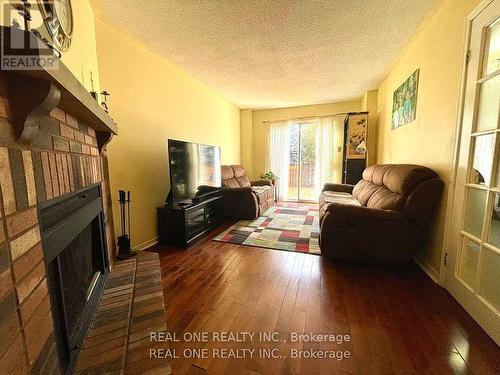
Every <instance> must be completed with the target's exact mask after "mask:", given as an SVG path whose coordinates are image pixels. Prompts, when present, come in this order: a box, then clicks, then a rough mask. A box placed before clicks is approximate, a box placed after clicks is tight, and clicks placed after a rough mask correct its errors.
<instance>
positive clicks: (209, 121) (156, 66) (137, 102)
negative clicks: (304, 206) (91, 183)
mask: <svg viewBox="0 0 500 375" xmlns="http://www.w3.org/2000/svg"><path fill="white" fill-rule="evenodd" d="M96 31H97V52H98V57H99V68H100V74H101V87H102V88H103V89H106V90H108V91H109V92H110V93H111V97H110V101H109V104H110V114H111V116H112V117H113V118H114V120H115V121H116V122H117V123H118V133H119V134H118V136H117V137H115V138H113V140H112V141H111V143H110V145H109V146H108V156H109V167H110V180H111V189H112V193H113V194H114V195H115V196H114V198H116V195H117V194H118V190H119V189H123V190H130V191H131V192H132V200H133V203H132V227H133V229H132V236H131V237H132V244H133V246H138V245H140V244H144V243H145V242H147V241H151V240H153V239H155V238H156V237H157V224H156V207H158V206H161V205H163V203H164V200H165V197H166V195H167V192H168V190H169V179H168V174H167V172H168V164H167V139H168V138H175V139H182V140H187V141H193V142H202V143H207V144H213V145H219V146H221V148H222V161H223V163H239V162H240V111H239V109H238V108H237V107H236V106H235V105H233V104H231V103H230V102H228V101H227V100H226V99H224V98H222V97H221V96H219V95H218V94H216V93H215V92H213V91H212V90H210V89H208V88H207V87H205V86H203V85H202V84H201V83H199V82H198V81H196V80H194V79H193V78H191V77H190V76H189V75H188V74H186V73H185V72H184V71H183V70H181V69H179V68H178V67H176V66H175V65H173V64H172V63H170V62H169V61H167V60H166V59H164V58H162V57H160V56H159V55H157V54H155V53H153V52H151V51H149V50H148V49H146V48H144V47H143V46H142V45H140V44H139V43H138V42H136V41H135V40H134V39H132V38H130V37H127V36H125V35H124V34H122V33H120V32H118V31H116V30H115V29H113V28H111V27H110V26H108V25H107V24H105V23H104V22H102V21H100V20H97V22H96ZM116 202H117V200H116V199H114V207H113V212H114V216H115V217H114V219H115V223H116V224H118V225H119V217H118V207H117V205H116Z"/></svg>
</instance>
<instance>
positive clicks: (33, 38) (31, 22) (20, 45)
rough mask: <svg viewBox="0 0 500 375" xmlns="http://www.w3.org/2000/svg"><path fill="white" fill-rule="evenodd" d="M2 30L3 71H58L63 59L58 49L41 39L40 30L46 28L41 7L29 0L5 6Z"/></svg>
mask: <svg viewBox="0 0 500 375" xmlns="http://www.w3.org/2000/svg"><path fill="white" fill-rule="evenodd" d="M1 11H2V16H1V21H2V25H9V26H7V27H5V26H2V27H1V29H0V41H1V44H0V69H1V70H40V69H43V70H56V69H58V68H59V58H58V56H57V55H55V53H54V50H53V49H52V48H51V47H50V46H49V45H48V44H47V43H44V42H43V41H42V39H41V35H40V33H39V32H38V31H31V32H30V31H29V30H42V29H43V27H44V24H43V18H42V15H41V13H40V11H39V9H38V6H35V7H33V9H32V8H31V6H30V4H29V3H28V2H27V1H23V2H19V3H18V4H16V5H12V4H10V3H9V2H3V4H2V6H1ZM27 30H28V31H27Z"/></svg>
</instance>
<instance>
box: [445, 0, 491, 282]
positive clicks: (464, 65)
mask: <svg viewBox="0 0 500 375" xmlns="http://www.w3.org/2000/svg"><path fill="white" fill-rule="evenodd" d="M493 1H494V0H483V1H482V2H481V3H480V4H479V5H478V6H477V7H476V8H475V9H474V10H473V11H472V12H471V13H470V14H469V15H468V16H467V17H466V19H465V31H464V37H463V45H462V62H461V66H460V86H459V87H460V89H459V90H460V91H459V96H458V107H457V113H456V124H457V125H456V126H455V135H454V141H453V153H452V157H451V166H452V167H451V173H450V181H449V184H448V195H447V199H446V207H447V209H446V217H445V227H444V228H445V229H444V236H443V246H442V248H441V263H440V267H439V280H438V284H439V285H440V286H442V287H445V279H446V275H447V272H449V271H448V269H447V267H446V266H447V256H448V251H447V246H448V243H449V239H450V236H451V235H453V234H452V233H451V231H452V228H451V222H452V218H453V213H454V211H455V210H456V209H457V204H455V203H454V200H453V198H454V193H455V187H456V178H457V171H458V165H459V156H460V143H461V141H462V129H463V120H464V111H465V97H466V95H465V93H466V86H467V72H468V70H467V69H468V65H469V45H470V42H471V35H472V22H473V21H474V19H475V18H476V17H477V16H478V15H479V14H480V13H481V12H482V11H483V10H485V9H486V8H487V7H488V6H489V5H490V4H491V3H492V2H493ZM453 272H454V270H453Z"/></svg>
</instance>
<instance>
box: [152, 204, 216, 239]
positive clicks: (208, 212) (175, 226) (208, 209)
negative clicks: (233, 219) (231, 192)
mask: <svg viewBox="0 0 500 375" xmlns="http://www.w3.org/2000/svg"><path fill="white" fill-rule="evenodd" d="M221 203H222V197H220V196H215V197H211V198H208V199H205V200H203V201H200V202H196V203H192V204H187V205H179V204H177V203H174V204H172V205H166V206H164V207H158V210H157V214H158V232H159V235H158V237H159V241H160V243H162V244H165V245H175V246H182V247H187V246H189V245H190V244H192V243H193V242H194V241H196V240H197V239H198V238H200V237H201V236H202V235H203V234H205V233H207V232H208V231H210V230H212V229H214V228H215V227H217V225H219V224H220V222H221V221H222V206H221Z"/></svg>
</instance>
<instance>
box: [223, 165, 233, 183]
mask: <svg viewBox="0 0 500 375" xmlns="http://www.w3.org/2000/svg"><path fill="white" fill-rule="evenodd" d="M220 172H221V178H222V181H224V180H229V179H230V178H234V171H233V168H232V167H231V166H230V165H223V166H221V168H220Z"/></svg>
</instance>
